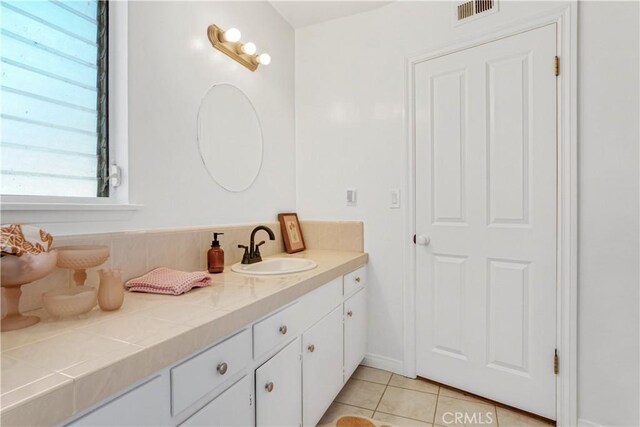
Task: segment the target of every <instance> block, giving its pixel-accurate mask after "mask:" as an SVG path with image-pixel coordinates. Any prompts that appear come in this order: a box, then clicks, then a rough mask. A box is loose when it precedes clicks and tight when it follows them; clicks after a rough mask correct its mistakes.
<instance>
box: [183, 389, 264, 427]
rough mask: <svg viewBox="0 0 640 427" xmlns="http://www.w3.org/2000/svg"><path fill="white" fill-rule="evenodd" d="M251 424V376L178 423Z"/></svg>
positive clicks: (189, 425) (187, 426)
mask: <svg viewBox="0 0 640 427" xmlns="http://www.w3.org/2000/svg"><path fill="white" fill-rule="evenodd" d="M252 424H253V417H252V413H251V378H250V377H248V376H246V377H244V378H242V379H241V380H240V381H238V382H237V383H235V384H234V385H232V386H231V387H230V388H229V390H227V391H225V392H224V393H222V394H221V395H220V396H218V397H216V398H215V399H214V400H212V401H211V402H209V403H208V404H207V406H205V407H204V408H202V409H201V410H199V411H198V412H196V413H195V414H194V415H193V416H192V417H191V418H189V419H188V420H187V421H185V422H184V423H182V424H180V425H181V426H184V427H192V426H207V427H209V426H210V427H227V426H229V427H231V426H250V425H252Z"/></svg>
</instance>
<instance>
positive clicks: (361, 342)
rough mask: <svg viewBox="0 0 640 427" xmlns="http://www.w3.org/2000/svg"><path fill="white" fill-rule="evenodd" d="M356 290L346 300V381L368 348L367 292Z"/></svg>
mask: <svg viewBox="0 0 640 427" xmlns="http://www.w3.org/2000/svg"><path fill="white" fill-rule="evenodd" d="M365 291H366V289H362V290H360V291H358V292H356V294H355V295H353V296H352V297H351V298H349V299H348V300H346V301H345V302H344V382H347V380H348V379H349V377H351V374H353V371H355V370H356V368H357V367H358V365H359V364H360V362H362V359H364V354H365V352H366V350H367V294H366V292H365Z"/></svg>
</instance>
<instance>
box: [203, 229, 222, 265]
mask: <svg viewBox="0 0 640 427" xmlns="http://www.w3.org/2000/svg"><path fill="white" fill-rule="evenodd" d="M223 234H224V233H213V241H212V242H211V249H209V252H207V269H208V270H209V273H222V272H223V271H224V251H223V250H222V248H221V247H220V242H219V241H218V236H221V235H223Z"/></svg>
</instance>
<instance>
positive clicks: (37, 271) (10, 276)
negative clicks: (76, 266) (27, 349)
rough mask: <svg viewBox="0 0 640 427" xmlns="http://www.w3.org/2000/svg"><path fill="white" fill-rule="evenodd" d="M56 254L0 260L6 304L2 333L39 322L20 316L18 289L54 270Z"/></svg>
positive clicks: (0, 327)
mask: <svg viewBox="0 0 640 427" xmlns="http://www.w3.org/2000/svg"><path fill="white" fill-rule="evenodd" d="M57 259H58V252H57V251H56V250H55V249H54V250H51V251H49V252H42V253H39V254H37V255H31V254H23V255H22V256H19V257H18V256H15V255H6V256H3V257H2V259H1V260H0V265H1V268H0V286H2V287H3V288H4V296H5V300H6V302H7V315H6V316H5V317H4V318H3V319H2V323H1V324H0V329H1V330H2V332H5V331H13V330H16V329H22V328H26V327H27V326H31V325H35V324H36V323H38V322H39V321H40V318H39V317H37V316H23V315H22V314H20V309H19V307H20V295H22V291H21V290H20V287H21V286H23V285H26V284H28V283H31V282H34V281H36V280H38V279H42V278H43V277H45V276H46V275H48V274H49V273H51V271H52V270H53V269H54V268H55V266H56V261H57Z"/></svg>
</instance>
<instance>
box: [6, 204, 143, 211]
mask: <svg viewBox="0 0 640 427" xmlns="http://www.w3.org/2000/svg"><path fill="white" fill-rule="evenodd" d="M142 207H144V205H135V204H129V203H125V204H115V203H109V204H107V203H42V202H3V203H2V204H0V209H1V210H2V211H20V212H31V211H38V212H43V211H45V212H46V211H56V212H60V211H65V212H85V211H92V212H95V211H136V210H139V209H141V208H142Z"/></svg>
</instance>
